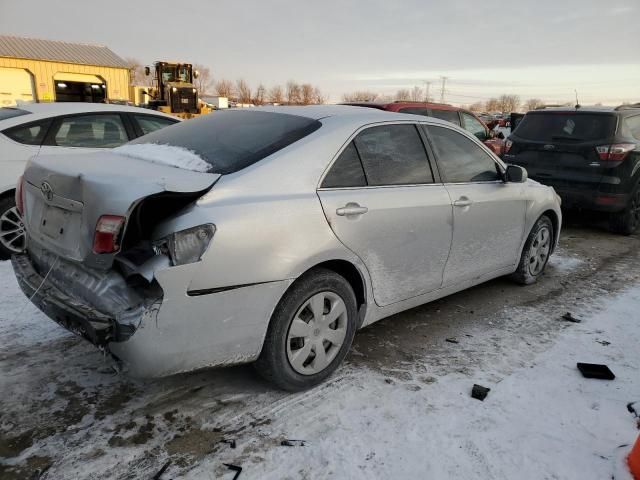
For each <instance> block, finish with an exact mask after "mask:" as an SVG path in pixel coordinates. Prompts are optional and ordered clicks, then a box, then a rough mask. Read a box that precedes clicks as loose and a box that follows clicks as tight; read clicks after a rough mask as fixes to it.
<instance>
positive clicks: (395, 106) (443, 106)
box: [343, 101, 466, 112]
mask: <svg viewBox="0 0 640 480" xmlns="http://www.w3.org/2000/svg"><path fill="white" fill-rule="evenodd" d="M343 105H352V106H356V107H369V108H377V109H380V110H387V111H389V110H392V111H398V110H400V109H403V108H430V109H431V110H451V111H456V112H457V111H466V110H464V108H460V107H456V106H454V105H449V104H448V103H435V102H408V101H396V102H346V103H343Z"/></svg>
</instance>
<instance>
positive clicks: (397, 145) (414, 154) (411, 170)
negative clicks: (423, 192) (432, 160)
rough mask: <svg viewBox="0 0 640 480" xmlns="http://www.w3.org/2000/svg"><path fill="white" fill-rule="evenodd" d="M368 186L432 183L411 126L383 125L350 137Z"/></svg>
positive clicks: (422, 151)
mask: <svg viewBox="0 0 640 480" xmlns="http://www.w3.org/2000/svg"><path fill="white" fill-rule="evenodd" d="M354 143H355V146H356V149H357V151H358V154H359V155H360V159H361V161H362V165H363V167H364V171H365V174H366V177H367V181H368V184H369V185H411V184H424V183H433V175H432V173H431V169H430V167H429V160H428V158H427V152H426V151H425V148H424V145H423V144H422V139H421V138H420V134H419V133H418V130H417V128H416V126H415V125H411V124H409V125H384V126H377V127H371V128H368V129H366V130H364V131H363V132H361V133H359V134H358V136H357V137H356V138H355V140H354Z"/></svg>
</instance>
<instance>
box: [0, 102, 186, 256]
mask: <svg viewBox="0 0 640 480" xmlns="http://www.w3.org/2000/svg"><path fill="white" fill-rule="evenodd" d="M179 121H180V120H179V119H177V118H175V117H172V116H169V115H166V114H164V113H160V112H155V111H153V110H148V109H144V108H137V107H127V106H123V105H108V104H102V103H33V104H25V105H19V106H18V107H14V108H0V260H4V259H7V258H9V257H10V256H11V254H13V253H17V252H21V251H22V250H23V249H24V245H25V234H24V227H23V224H22V221H21V220H20V216H19V215H18V212H17V210H16V208H15V198H14V197H15V188H16V183H17V181H18V178H19V177H20V175H22V172H23V171H24V167H25V165H26V163H27V160H29V159H30V158H31V157H34V156H38V155H43V154H47V155H51V154H67V155H68V154H69V153H87V152H92V151H99V150H101V149H104V148H113V147H117V146H119V145H122V144H123V143H126V142H128V141H129V140H133V139H134V138H138V137H140V136H142V135H146V134H147V133H151V132H153V131H155V130H158V129H160V128H163V127H166V126H169V125H172V124H174V123H176V122H179Z"/></svg>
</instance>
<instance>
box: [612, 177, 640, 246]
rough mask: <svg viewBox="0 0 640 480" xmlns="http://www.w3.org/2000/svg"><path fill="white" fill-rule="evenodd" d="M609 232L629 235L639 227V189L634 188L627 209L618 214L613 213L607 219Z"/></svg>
mask: <svg viewBox="0 0 640 480" xmlns="http://www.w3.org/2000/svg"><path fill="white" fill-rule="evenodd" d="M609 225H610V227H611V230H613V231H614V232H616V233H621V234H623V235H631V234H632V233H635V232H636V231H637V230H638V227H640V187H636V188H635V190H634V191H633V193H632V194H631V201H630V202H629V205H628V206H627V208H626V209H625V210H624V211H622V212H620V213H613V214H611V217H609Z"/></svg>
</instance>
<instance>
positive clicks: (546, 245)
mask: <svg viewBox="0 0 640 480" xmlns="http://www.w3.org/2000/svg"><path fill="white" fill-rule="evenodd" d="M550 250H551V231H550V230H549V228H547V227H542V228H541V229H540V230H538V233H537V234H536V237H535V238H534V240H533V243H532V244H531V248H530V249H529V273H530V274H531V275H533V276H534V277H535V276H536V275H538V274H539V273H540V272H541V271H542V269H543V268H544V266H545V264H546V262H547V259H548V258H549V251H550Z"/></svg>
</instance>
